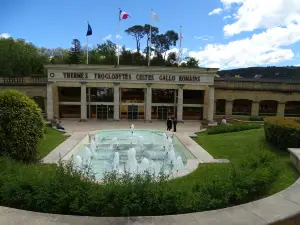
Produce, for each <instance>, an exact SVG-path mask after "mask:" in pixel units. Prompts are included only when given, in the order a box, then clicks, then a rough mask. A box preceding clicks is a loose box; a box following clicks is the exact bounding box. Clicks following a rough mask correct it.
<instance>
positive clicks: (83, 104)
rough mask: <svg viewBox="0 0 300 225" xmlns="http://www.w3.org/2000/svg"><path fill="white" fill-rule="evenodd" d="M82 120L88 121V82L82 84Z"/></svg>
mask: <svg viewBox="0 0 300 225" xmlns="http://www.w3.org/2000/svg"><path fill="white" fill-rule="evenodd" d="M80 102H81V107H80V108H81V118H80V121H82V122H84V121H87V105H86V82H81V101H80Z"/></svg>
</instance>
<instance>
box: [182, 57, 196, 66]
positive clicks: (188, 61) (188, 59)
mask: <svg viewBox="0 0 300 225" xmlns="http://www.w3.org/2000/svg"><path fill="white" fill-rule="evenodd" d="M185 61H186V62H185V63H184V64H183V65H182V67H189V68H199V60H197V59H196V58H194V57H186V58H185Z"/></svg>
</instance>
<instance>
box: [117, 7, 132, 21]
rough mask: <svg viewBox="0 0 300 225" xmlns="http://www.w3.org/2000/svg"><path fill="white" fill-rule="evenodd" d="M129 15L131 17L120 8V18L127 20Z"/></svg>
mask: <svg viewBox="0 0 300 225" xmlns="http://www.w3.org/2000/svg"><path fill="white" fill-rule="evenodd" d="M128 17H130V16H129V14H128V13H126V12H124V11H123V10H121V9H120V15H119V20H126V19H128Z"/></svg>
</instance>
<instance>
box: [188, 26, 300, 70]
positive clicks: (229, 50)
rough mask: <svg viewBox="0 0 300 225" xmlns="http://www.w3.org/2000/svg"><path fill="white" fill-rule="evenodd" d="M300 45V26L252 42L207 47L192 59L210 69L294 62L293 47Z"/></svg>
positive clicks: (271, 31) (254, 37)
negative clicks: (299, 43) (297, 43)
mask: <svg viewBox="0 0 300 225" xmlns="http://www.w3.org/2000/svg"><path fill="white" fill-rule="evenodd" d="M298 41H300V25H297V24H290V25H288V26H287V27H285V28H283V27H275V28H271V29H268V30H266V31H265V32H262V33H260V34H254V35H252V37H251V38H246V39H242V40H236V41H232V42H229V43H227V44H208V45H206V46H205V47H204V49H203V50H201V51H191V52H189V55H190V56H192V57H195V58H197V59H198V60H199V61H200V65H202V66H207V67H216V66H217V67H221V68H232V67H246V66H254V65H266V64H270V63H272V64H275V63H278V62H281V61H286V60H292V59H293V57H294V53H293V51H292V50H291V49H290V48H286V46H289V45H291V44H294V43H296V42H298Z"/></svg>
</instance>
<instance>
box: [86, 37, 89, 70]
mask: <svg viewBox="0 0 300 225" xmlns="http://www.w3.org/2000/svg"><path fill="white" fill-rule="evenodd" d="M86 64H89V36H88V35H87V36H86Z"/></svg>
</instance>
